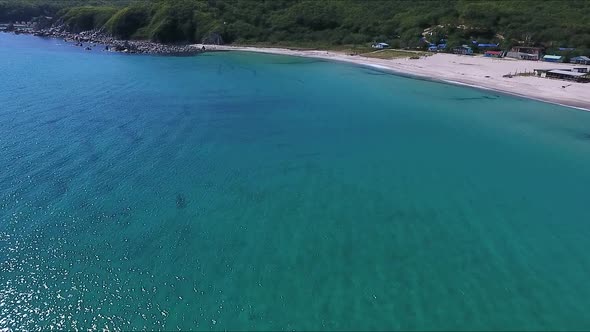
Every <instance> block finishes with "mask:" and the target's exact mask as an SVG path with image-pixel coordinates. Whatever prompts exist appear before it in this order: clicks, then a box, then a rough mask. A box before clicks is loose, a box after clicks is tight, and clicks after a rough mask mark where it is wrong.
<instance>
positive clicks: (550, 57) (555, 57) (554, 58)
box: [543, 55, 563, 62]
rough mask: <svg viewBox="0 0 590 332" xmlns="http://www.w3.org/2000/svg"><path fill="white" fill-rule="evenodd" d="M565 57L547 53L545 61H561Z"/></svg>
mask: <svg viewBox="0 0 590 332" xmlns="http://www.w3.org/2000/svg"><path fill="white" fill-rule="evenodd" d="M562 59H563V57H562V56H561V55H545V56H544V57H543V61H545V62H561V60H562Z"/></svg>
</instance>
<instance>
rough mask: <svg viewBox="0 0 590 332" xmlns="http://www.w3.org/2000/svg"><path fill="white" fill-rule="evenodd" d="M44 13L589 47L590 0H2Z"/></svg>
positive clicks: (93, 20)
mask: <svg viewBox="0 0 590 332" xmlns="http://www.w3.org/2000/svg"><path fill="white" fill-rule="evenodd" d="M80 6H82V7H80ZM40 14H43V15H49V14H52V15H57V16H61V17H63V18H64V20H65V21H66V23H67V24H68V26H70V27H71V28H72V29H89V28H99V27H103V26H104V27H105V28H106V29H107V31H109V32H111V33H113V34H114V35H116V36H118V37H121V38H139V39H143V38H145V39H153V40H157V41H162V42H180V41H189V42H198V41H201V40H202V39H203V38H204V37H207V36H209V35H211V34H212V33H218V34H220V35H221V36H222V37H223V39H224V41H225V42H226V43H267V44H268V43H275V44H292V45H294V44H298V45H309V46H313V45H317V46H328V45H330V46H334V45H352V44H357V45H359V44H366V43H370V42H372V41H385V42H388V43H390V44H392V46H394V47H396V48H425V47H426V43H425V42H424V40H421V37H422V36H423V35H424V36H425V37H426V40H427V41H430V42H433V43H437V42H439V41H440V40H441V39H446V40H447V41H448V45H449V46H454V45H460V44H464V43H471V41H473V40H477V41H478V42H480V43H488V42H490V43H500V44H501V47H502V48H506V47H509V46H511V45H513V44H527V45H539V46H544V47H547V48H549V50H550V51H552V50H556V52H557V48H559V47H575V48H577V50H576V52H575V53H580V52H582V53H583V52H588V49H589V48H590V24H589V23H588V22H590V1H586V0H559V1H522V0H521V1H519V0H504V1H495V0H481V1H470V0H439V1H429V0H414V1H395V0H383V1H381V0H371V1H365V0H259V1H255V0H143V1H137V0H0V21H8V20H24V19H28V18H31V17H33V16H36V15H40ZM425 29H427V33H426V34H425Z"/></svg>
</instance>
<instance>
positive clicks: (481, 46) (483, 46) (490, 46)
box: [477, 44, 500, 48]
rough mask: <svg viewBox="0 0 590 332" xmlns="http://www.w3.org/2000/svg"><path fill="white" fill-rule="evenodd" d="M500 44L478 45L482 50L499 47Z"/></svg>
mask: <svg viewBox="0 0 590 332" xmlns="http://www.w3.org/2000/svg"><path fill="white" fill-rule="evenodd" d="M499 45H500V44H477V47H480V48H494V47H498V46H499Z"/></svg>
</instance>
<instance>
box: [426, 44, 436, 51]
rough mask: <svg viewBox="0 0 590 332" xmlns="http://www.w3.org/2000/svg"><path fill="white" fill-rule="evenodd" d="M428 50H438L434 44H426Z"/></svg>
mask: <svg viewBox="0 0 590 332" xmlns="http://www.w3.org/2000/svg"><path fill="white" fill-rule="evenodd" d="M428 51H430V52H436V51H438V47H436V45H432V46H428Z"/></svg>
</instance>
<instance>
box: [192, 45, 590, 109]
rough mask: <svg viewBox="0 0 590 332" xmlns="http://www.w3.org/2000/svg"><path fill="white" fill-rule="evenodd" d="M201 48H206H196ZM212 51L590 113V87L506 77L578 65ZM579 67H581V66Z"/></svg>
mask: <svg viewBox="0 0 590 332" xmlns="http://www.w3.org/2000/svg"><path fill="white" fill-rule="evenodd" d="M196 46H198V47H201V46H202V45H196ZM204 46H205V47H206V48H207V49H208V50H218V51H247V52H259V53H269V54H281V55H291V56H300V57H312V58H320V59H327V60H333V61H341V62H349V63H354V64H358V65H364V66H370V67H374V68H379V69H382V70H388V71H391V72H394V73H398V74H403V75H411V76H416V77H420V78H427V79H432V80H441V81H445V82H449V83H453V84H465V85H470V86H474V87H478V88H483V89H491V90H495V91H499V92H503V93H509V94H513V95H518V96H522V97H526V98H532V99H538V100H542V101H546V102H551V103H557V104H562V105H566V106H570V107H576V108H580V109H584V110H587V111H590V83H586V84H584V83H575V82H569V81H562V80H554V79H546V78H540V77H530V76H513V77H511V78H509V77H503V76H504V75H506V74H514V73H515V72H519V73H522V72H532V71H533V70H534V69H557V68H572V67H574V65H571V64H563V63H548V62H542V61H524V60H515V59H509V58H503V59H497V58H485V57H482V56H466V55H455V54H442V53H439V54H434V55H432V56H428V57H422V58H420V59H408V58H404V59H391V60H385V59H376V58H368V57H363V56H359V55H348V54H345V53H341V52H334V51H317V50H313V51H308V50H291V49H283V48H261V47H241V46H225V45H204ZM577 67H580V66H579V65H578V66H577Z"/></svg>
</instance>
